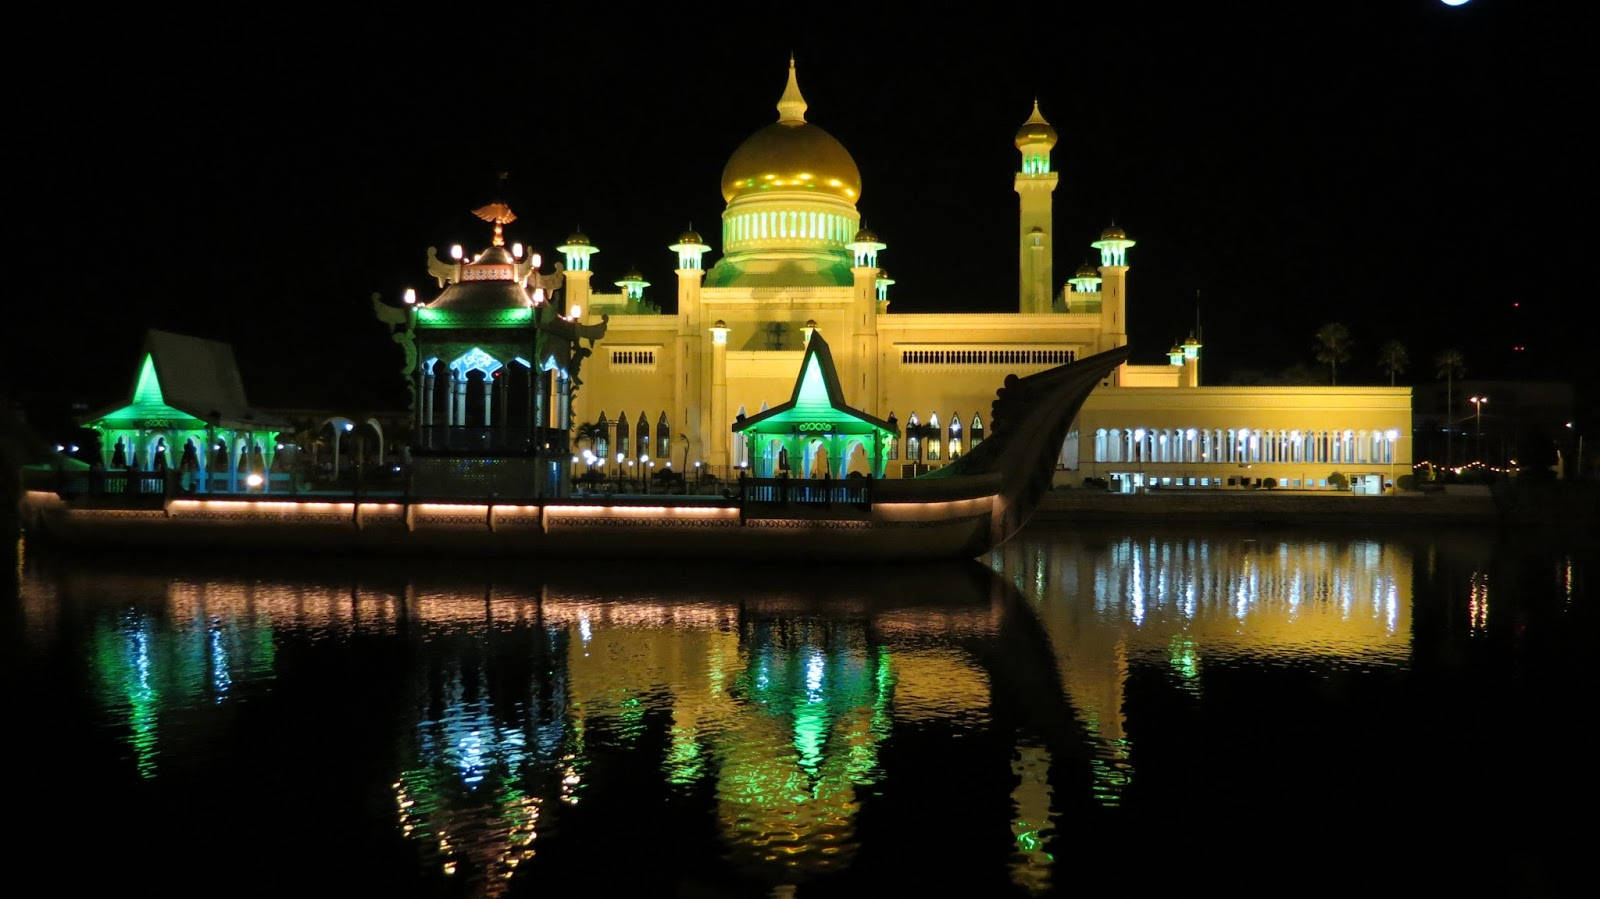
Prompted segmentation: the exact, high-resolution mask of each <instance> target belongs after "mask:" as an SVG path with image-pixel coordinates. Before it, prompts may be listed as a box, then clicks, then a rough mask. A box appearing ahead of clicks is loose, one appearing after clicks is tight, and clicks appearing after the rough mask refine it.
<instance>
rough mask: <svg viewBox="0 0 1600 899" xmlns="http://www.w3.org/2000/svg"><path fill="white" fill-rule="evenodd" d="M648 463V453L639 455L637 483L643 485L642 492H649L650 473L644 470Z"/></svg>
mask: <svg viewBox="0 0 1600 899" xmlns="http://www.w3.org/2000/svg"><path fill="white" fill-rule="evenodd" d="M649 464H650V455H649V454H648V453H645V454H643V455H640V456H639V483H640V484H642V485H644V486H643V491H642V492H644V493H646V494H648V493H649V492H650V473H649V472H647V471H645V466H647V465H649Z"/></svg>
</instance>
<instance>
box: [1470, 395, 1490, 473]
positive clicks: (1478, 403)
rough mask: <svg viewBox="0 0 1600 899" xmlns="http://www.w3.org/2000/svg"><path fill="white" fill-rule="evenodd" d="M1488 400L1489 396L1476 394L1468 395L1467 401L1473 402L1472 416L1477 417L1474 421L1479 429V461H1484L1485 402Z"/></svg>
mask: <svg viewBox="0 0 1600 899" xmlns="http://www.w3.org/2000/svg"><path fill="white" fill-rule="evenodd" d="M1488 401H1489V398H1488V397H1486V396H1474V397H1468V398H1467V402H1469V403H1471V404H1472V409H1473V411H1472V417H1473V418H1474V419H1476V421H1475V423H1474V426H1475V427H1476V428H1477V431H1478V437H1477V441H1478V449H1477V453H1478V461H1479V462H1482V461H1483V404H1484V403H1487V402H1488Z"/></svg>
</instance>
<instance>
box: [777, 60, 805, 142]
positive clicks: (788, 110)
mask: <svg viewBox="0 0 1600 899" xmlns="http://www.w3.org/2000/svg"><path fill="white" fill-rule="evenodd" d="M778 121H780V122H783V123H784V124H786V125H804V124H805V122H806V98H805V97H802V96H800V82H798V81H796V80H795V76H794V54H793V53H790V54H789V83H788V84H787V85H785V86H784V89H783V96H782V97H781V98H780V99H779V100H778Z"/></svg>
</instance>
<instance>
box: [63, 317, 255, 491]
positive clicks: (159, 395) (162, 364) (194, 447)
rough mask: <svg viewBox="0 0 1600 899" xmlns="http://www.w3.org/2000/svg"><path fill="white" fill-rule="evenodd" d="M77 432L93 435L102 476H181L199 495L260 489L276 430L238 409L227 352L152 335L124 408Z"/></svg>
mask: <svg viewBox="0 0 1600 899" xmlns="http://www.w3.org/2000/svg"><path fill="white" fill-rule="evenodd" d="M83 426H84V427H86V428H91V429H93V430H94V431H95V432H97V433H98V434H99V435H100V456H101V462H102V464H103V465H104V466H105V468H106V469H107V470H108V471H109V470H113V469H126V470H132V471H162V470H173V471H185V472H189V473H191V474H192V475H193V484H194V489H195V491H196V492H199V493H209V492H212V491H229V492H232V491H237V490H239V489H240V488H241V487H245V488H249V489H257V488H259V489H266V487H267V486H268V485H269V482H270V476H271V469H272V459H273V456H274V455H275V453H276V450H277V446H278V434H279V433H281V432H282V431H283V429H284V425H283V423H282V422H279V421H277V420H276V419H272V418H270V417H267V416H263V415H261V414H259V413H257V412H256V411H254V410H252V409H251V408H250V407H249V405H248V404H247V403H246V401H245V396H244V383H243V381H242V380H241V379H240V377H239V368H238V365H237V364H236V363H235V362H234V358H233V348H232V347H230V346H228V345H227V344H225V343H218V342H217V341H214V340H202V339H200V338H198V337H189V336H186V335H183V334H172V333H169V332H166V331H156V330H152V331H150V332H149V333H148V334H146V336H145V342H144V352H143V353H142V359H141V361H140V363H139V375H138V378H137V380H136V381H135V382H134V387H133V393H132V395H131V396H130V397H129V399H128V402H127V403H126V404H124V405H122V406H118V407H114V408H111V409H108V410H106V411H102V412H98V413H95V414H94V415H92V416H90V417H89V418H87V419H85V420H84V422H83ZM251 475H259V476H260V481H259V482H251V480H250V476H251Z"/></svg>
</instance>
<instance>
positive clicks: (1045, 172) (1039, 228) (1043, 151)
mask: <svg viewBox="0 0 1600 899" xmlns="http://www.w3.org/2000/svg"><path fill="white" fill-rule="evenodd" d="M1055 145H1056V129H1054V128H1051V127H1050V123H1049V122H1046V121H1045V120H1044V116H1042V115H1040V114H1039V101H1038V100H1035V101H1033V115H1031V116H1028V120H1027V121H1026V122H1023V123H1022V127H1021V128H1018V129H1017V149H1018V150H1021V151H1022V171H1020V172H1018V173H1017V177H1016V188H1017V197H1018V198H1019V199H1020V200H1021V205H1022V216H1021V229H1020V231H1019V232H1018V233H1019V234H1020V235H1021V237H1020V239H1019V241H1018V243H1019V247H1018V269H1017V271H1018V283H1017V306H1018V309H1019V311H1021V312H1025V313H1026V312H1037V313H1043V312H1049V311H1050V305H1051V303H1050V300H1051V291H1053V290H1054V287H1053V283H1054V275H1053V274H1052V258H1051V255H1052V253H1051V246H1050V243H1051V241H1050V234H1051V228H1052V227H1053V225H1052V223H1051V221H1050V217H1051V216H1050V194H1051V193H1053V192H1054V191H1055V189H1056V173H1055V172H1052V171H1050V148H1051V147H1054V146H1055Z"/></svg>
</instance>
